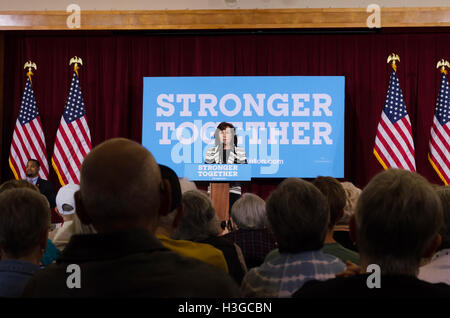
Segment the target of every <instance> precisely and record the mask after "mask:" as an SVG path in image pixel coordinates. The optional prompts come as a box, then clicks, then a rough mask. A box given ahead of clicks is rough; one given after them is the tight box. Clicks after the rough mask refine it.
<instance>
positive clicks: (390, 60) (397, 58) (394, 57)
mask: <svg viewBox="0 0 450 318" xmlns="http://www.w3.org/2000/svg"><path fill="white" fill-rule="evenodd" d="M396 61H399V62H400V56H398V54H395V53H391V54H390V55H389V56H388V58H387V63H388V64H389V63H391V66H392V69H393V70H394V72H397V64H395V62H396ZM373 154H374V155H375V158H377V160H378V162H379V163H380V164H381V166H382V167H383V168H384V170H388V169H389V167H388V166H387V164H386V163H385V162H384V161H383V159H382V158H381V156H380V155H379V154H378V152H377V151H376V149H375V147H374V149H373Z"/></svg>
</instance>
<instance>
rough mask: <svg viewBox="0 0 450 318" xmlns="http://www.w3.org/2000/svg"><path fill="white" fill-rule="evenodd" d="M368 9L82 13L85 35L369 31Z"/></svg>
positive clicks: (19, 25)
mask: <svg viewBox="0 0 450 318" xmlns="http://www.w3.org/2000/svg"><path fill="white" fill-rule="evenodd" d="M369 15H370V13H368V12H366V9H365V8H325V9H254V10H248V9H246V10H161V11H81V28H80V29H81V30H111V29H113V30H193V29H198V30H205V29H292V28H365V27H367V26H366V20H367V18H368V17H369ZM68 16H69V13H67V12H65V11H0V30H68V29H69V28H68V27H67V25H66V20H67V17H68ZM381 26H382V27H423V26H430V27H431V26H450V7H402V8H382V9H381Z"/></svg>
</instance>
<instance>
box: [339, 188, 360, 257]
mask: <svg viewBox="0 0 450 318" xmlns="http://www.w3.org/2000/svg"><path fill="white" fill-rule="evenodd" d="M341 184H342V187H343V188H344V191H345V194H346V203H345V207H344V215H343V216H342V218H340V219H339V220H338V221H337V222H336V226H335V227H334V233H333V238H334V239H335V240H336V241H337V242H338V243H339V244H341V245H342V246H344V247H345V248H348V249H349V250H352V251H355V252H358V249H357V247H356V244H355V243H354V242H353V241H352V239H351V238H350V228H349V223H350V219H351V217H352V215H353V214H354V212H355V206H356V202H357V200H358V197H359V195H360V194H361V189H359V188H357V187H356V186H355V185H354V184H353V183H351V182H348V181H345V182H341Z"/></svg>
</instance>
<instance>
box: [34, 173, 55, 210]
mask: <svg viewBox="0 0 450 318" xmlns="http://www.w3.org/2000/svg"><path fill="white" fill-rule="evenodd" d="M36 186H37V187H38V188H39V191H41V193H42V194H43V195H45V197H46V198H47V200H48V202H49V203H50V208H51V209H53V208H54V207H55V206H56V191H55V187H54V186H53V183H51V182H50V181H47V180H44V179H41V178H38V179H37V182H36Z"/></svg>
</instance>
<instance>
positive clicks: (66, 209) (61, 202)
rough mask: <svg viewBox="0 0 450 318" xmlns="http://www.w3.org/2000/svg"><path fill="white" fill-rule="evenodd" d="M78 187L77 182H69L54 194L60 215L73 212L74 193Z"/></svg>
mask: <svg viewBox="0 0 450 318" xmlns="http://www.w3.org/2000/svg"><path fill="white" fill-rule="evenodd" d="M79 189H80V186H79V185H78V184H72V183H69V184H67V185H65V186H64V187H62V188H61V189H59V191H58V194H57V195H56V207H57V208H58V212H59V213H60V214H61V215H70V214H74V213H75V199H74V194H75V192H77V191H78V190H79Z"/></svg>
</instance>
